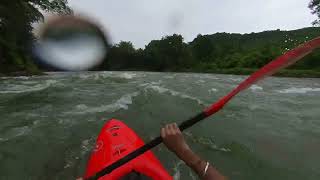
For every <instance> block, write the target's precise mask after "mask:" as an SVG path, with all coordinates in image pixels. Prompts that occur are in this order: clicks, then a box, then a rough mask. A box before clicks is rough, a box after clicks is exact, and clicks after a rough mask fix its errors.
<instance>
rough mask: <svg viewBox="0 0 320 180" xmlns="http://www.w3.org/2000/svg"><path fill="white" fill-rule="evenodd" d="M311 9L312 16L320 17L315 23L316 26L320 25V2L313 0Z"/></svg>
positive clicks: (310, 5) (310, 4) (319, 0)
mask: <svg viewBox="0 0 320 180" xmlns="http://www.w3.org/2000/svg"><path fill="white" fill-rule="evenodd" d="M309 8H310V9H311V10H312V14H315V15H317V16H318V19H317V20H315V21H314V22H313V24H314V25H320V0H311V2H310V3H309Z"/></svg>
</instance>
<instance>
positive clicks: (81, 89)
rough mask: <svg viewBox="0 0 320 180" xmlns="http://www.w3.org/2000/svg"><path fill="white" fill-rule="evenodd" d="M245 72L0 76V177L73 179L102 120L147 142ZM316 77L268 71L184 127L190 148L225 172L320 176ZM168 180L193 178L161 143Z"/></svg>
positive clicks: (294, 178)
mask: <svg viewBox="0 0 320 180" xmlns="http://www.w3.org/2000/svg"><path fill="white" fill-rule="evenodd" d="M244 78H245V76H236V75H216V74H192V73H147V72H81V73H50V74H49V75H47V76H39V77H2V78H1V79H0V114H1V117H0V179H1V180H2V179H10V180H15V179H17V180H18V179H28V180H29V179H30V180H31V179H32V180H33V179H35V180H43V179H75V177H78V176H81V175H82V174H83V172H84V169H85V165H86V161H87V159H88V156H89V154H90V151H91V149H92V146H93V144H94V142H95V138H96V136H97V135H98V133H99V131H100V128H101V127H102V125H103V124H104V122H105V121H106V120H107V119H109V118H117V119H120V120H122V121H124V122H125V123H127V124H128V125H129V126H130V127H131V128H132V129H134V130H135V131H136V132H137V133H138V134H139V135H140V136H141V137H142V138H143V139H144V140H145V141H148V140H150V139H151V138H153V137H155V136H158V135H159V128H160V127H161V126H163V125H164V124H166V123H169V122H181V121H183V120H185V119H187V118H189V117H191V116H193V115H194V114H195V113H197V112H200V111H201V110H202V109H203V108H204V107H206V106H207V105H209V104H210V103H212V102H214V101H216V100H217V99H218V98H219V97H221V96H223V95H225V94H226V93H227V92H228V91H230V90H231V89H232V88H234V87H235V86H236V85H237V84H239V83H240V82H241V81H242V80H243V79H244ZM319 107H320V79H306V78H277V77H271V78H267V79H265V80H264V81H261V82H260V83H258V84H256V85H254V86H252V87H251V88H250V89H248V90H246V91H244V92H242V93H241V94H239V95H238V96H237V97H235V98H234V99H233V100H232V101H231V102H230V103H229V104H228V105H227V106H226V107H225V108H224V109H223V110H222V111H220V112H218V113H217V114H215V115H214V116H212V117H210V118H208V119H206V120H205V121H203V122H201V123H199V124H197V125H195V126H194V127H192V128H191V129H189V130H187V131H186V133H185V136H186V139H187V141H188V142H189V144H190V146H191V147H192V149H193V150H194V151H195V152H197V153H198V154H200V155H201V156H202V157H203V158H204V159H207V160H209V161H210V162H211V163H214V164H215V166H216V167H217V168H218V169H219V170H220V171H221V172H222V173H223V174H224V175H226V176H228V177H230V179H237V180H245V179H246V180H247V179H259V180H262V179H270V180H271V179H272V180H274V179H291V180H300V179H308V180H313V179H314V180H318V179H319V177H320V165H319V162H320V155H319V152H320V108H319ZM154 152H155V154H156V155H157V157H158V158H159V159H160V161H161V162H162V163H163V165H164V166H165V167H166V168H167V169H168V171H169V172H170V174H172V175H173V176H174V177H175V179H181V180H184V179H197V178H196V176H195V174H193V173H192V172H191V170H190V169H189V168H188V167H186V166H185V165H184V164H183V163H182V162H181V161H180V160H178V159H177V158H176V157H175V156H174V155H173V154H172V153H170V152H169V151H168V150H167V149H166V148H165V147H164V146H163V145H160V146H159V147H156V148H155V149H154Z"/></svg>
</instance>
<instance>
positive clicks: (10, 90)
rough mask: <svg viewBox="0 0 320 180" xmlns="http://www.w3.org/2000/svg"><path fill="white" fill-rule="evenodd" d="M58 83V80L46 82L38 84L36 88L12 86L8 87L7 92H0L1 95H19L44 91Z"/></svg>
mask: <svg viewBox="0 0 320 180" xmlns="http://www.w3.org/2000/svg"><path fill="white" fill-rule="evenodd" d="M56 83H57V81H56V80H46V81H45V83H42V84H36V85H34V86H26V85H10V86H8V87H6V89H5V90H0V94H19V93H26V92H34V91H42V90H44V89H47V88H49V87H50V86H52V85H53V84H56Z"/></svg>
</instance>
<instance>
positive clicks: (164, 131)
mask: <svg viewBox="0 0 320 180" xmlns="http://www.w3.org/2000/svg"><path fill="white" fill-rule="evenodd" d="M160 134H161V137H162V138H165V137H166V130H165V128H161V132H160Z"/></svg>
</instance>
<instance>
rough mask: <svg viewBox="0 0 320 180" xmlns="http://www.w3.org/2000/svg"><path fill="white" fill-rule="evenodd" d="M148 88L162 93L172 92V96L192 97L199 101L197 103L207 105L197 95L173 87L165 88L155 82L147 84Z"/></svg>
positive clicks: (146, 88)
mask: <svg viewBox="0 0 320 180" xmlns="http://www.w3.org/2000/svg"><path fill="white" fill-rule="evenodd" d="M148 89H151V90H153V91H156V92H158V93H160V94H163V93H169V94H171V95H172V96H177V97H180V98H184V99H191V100H193V101H197V103H198V104H199V105H205V104H204V102H203V101H201V100H200V99H198V98H196V97H193V96H190V95H187V94H184V93H182V92H178V91H174V90H171V89H168V88H164V87H161V86H158V85H153V84H147V85H146V86H145V89H144V90H145V91H146V90H148Z"/></svg>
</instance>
